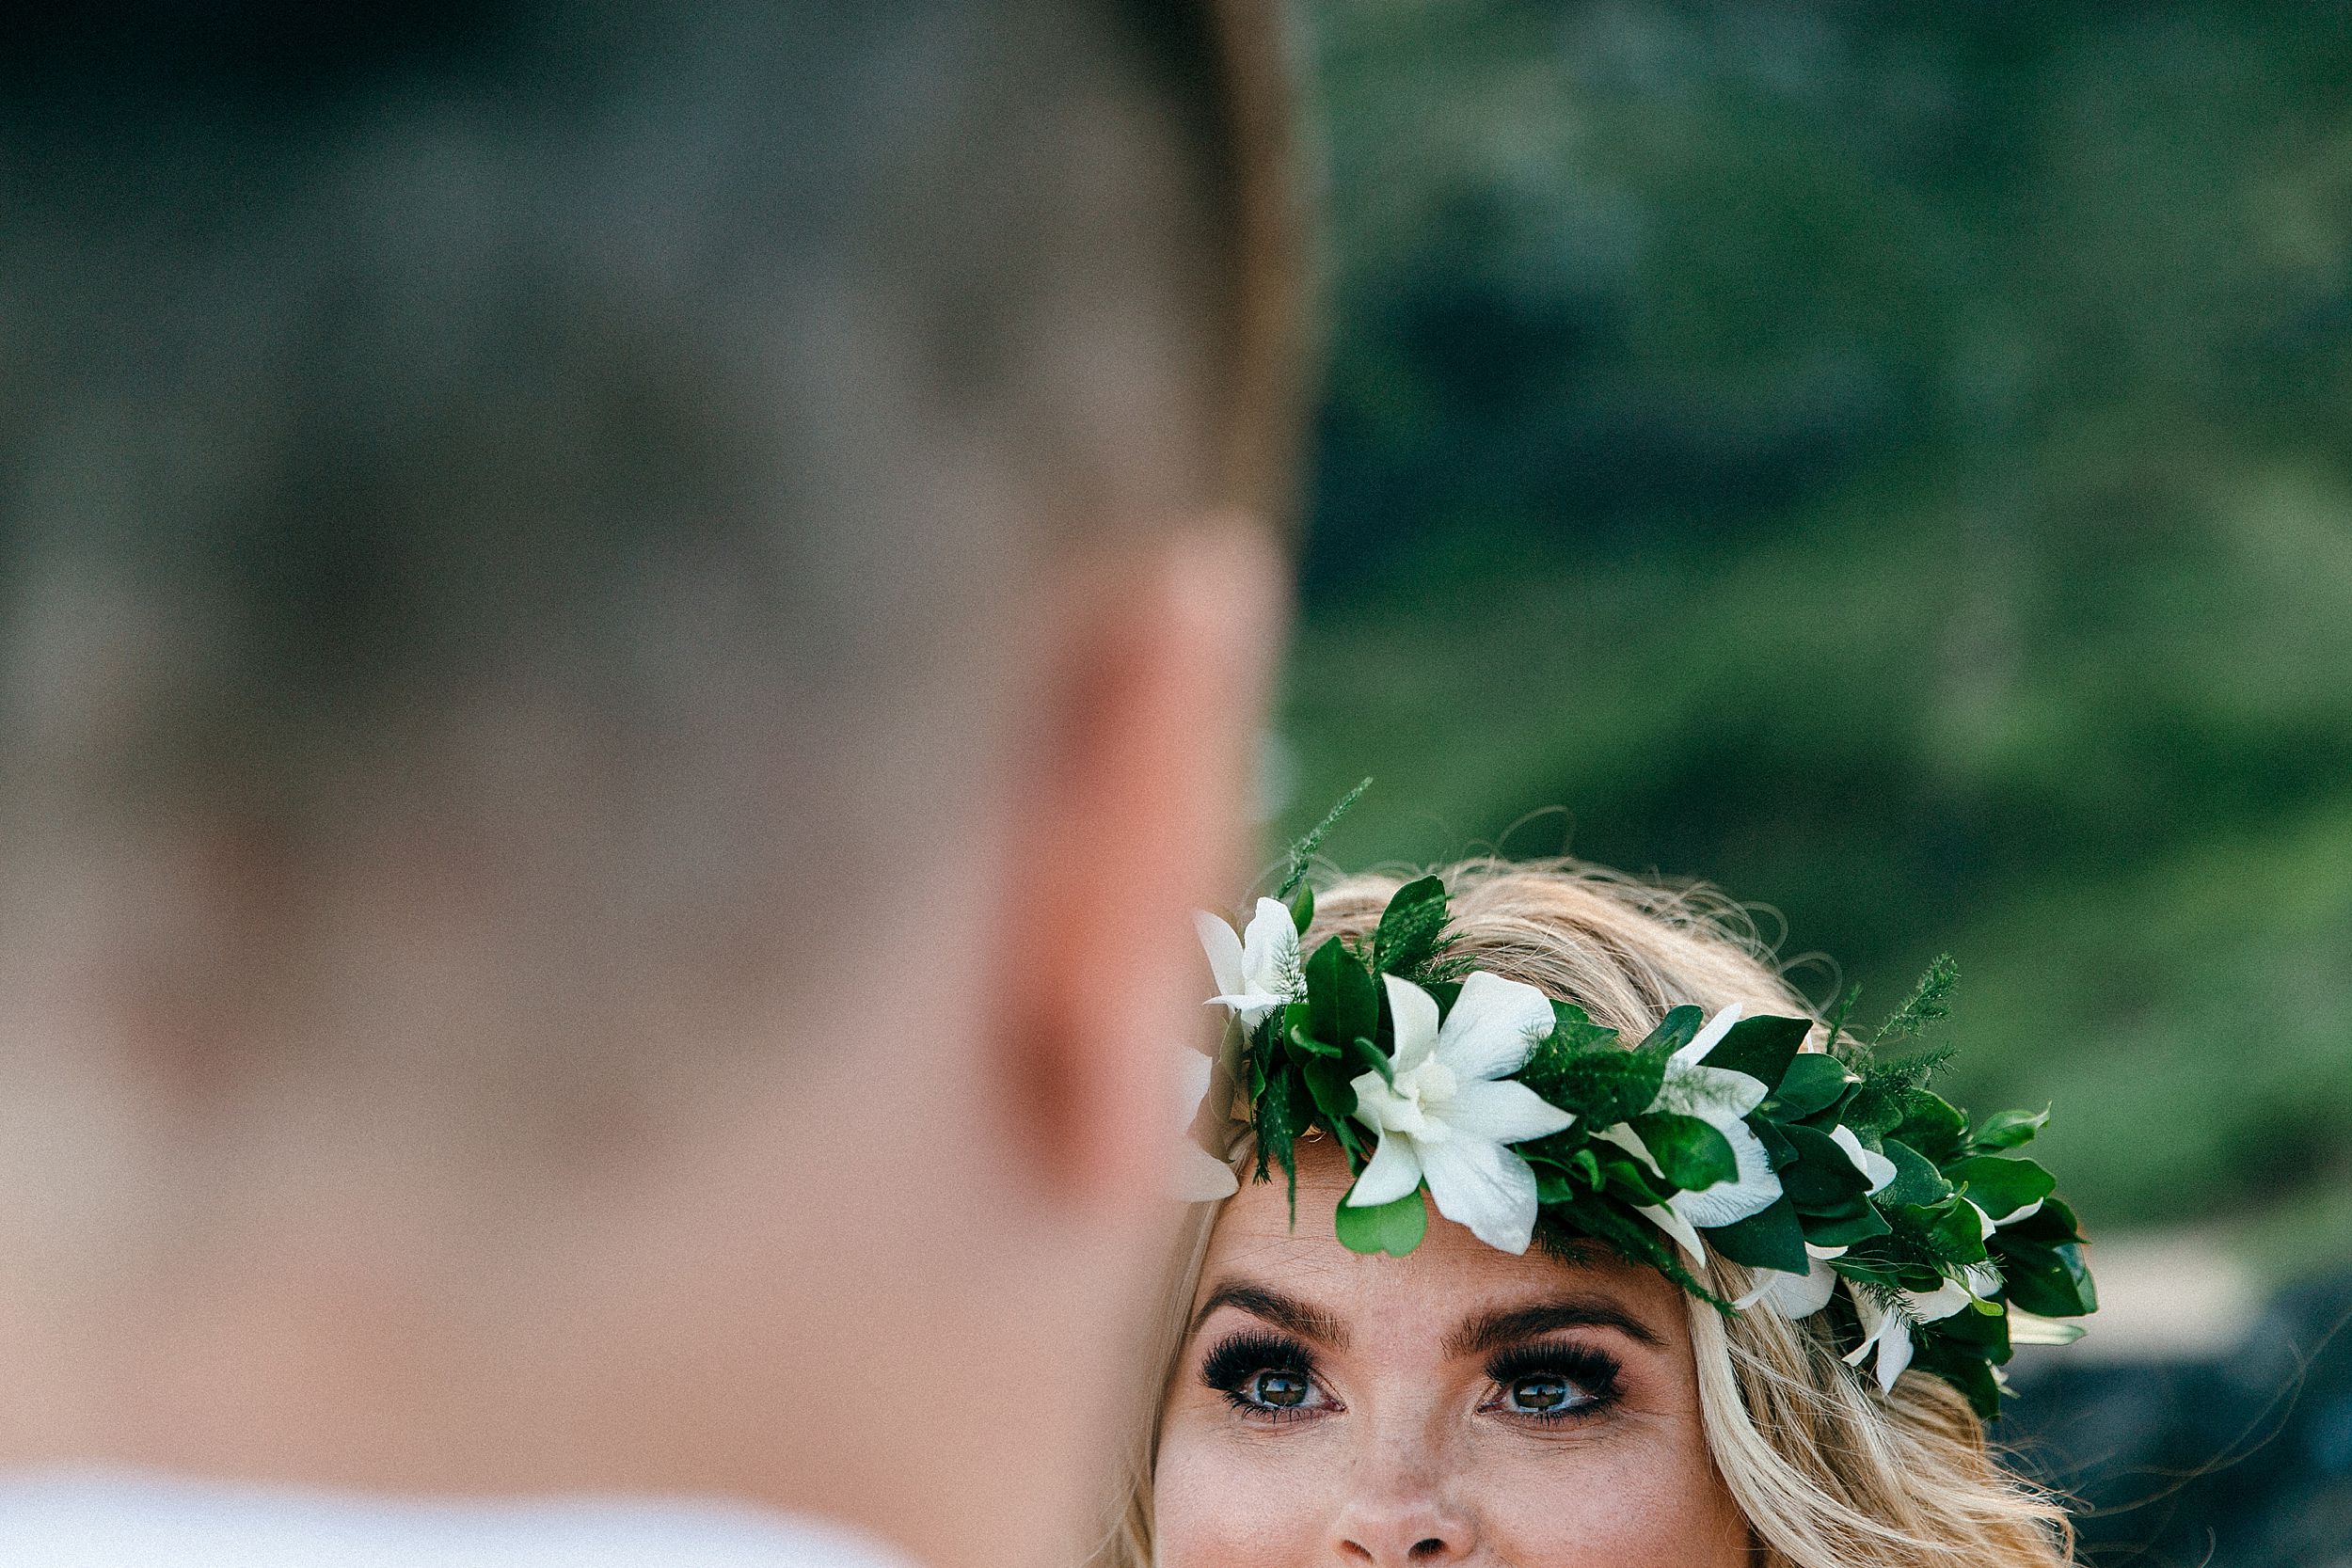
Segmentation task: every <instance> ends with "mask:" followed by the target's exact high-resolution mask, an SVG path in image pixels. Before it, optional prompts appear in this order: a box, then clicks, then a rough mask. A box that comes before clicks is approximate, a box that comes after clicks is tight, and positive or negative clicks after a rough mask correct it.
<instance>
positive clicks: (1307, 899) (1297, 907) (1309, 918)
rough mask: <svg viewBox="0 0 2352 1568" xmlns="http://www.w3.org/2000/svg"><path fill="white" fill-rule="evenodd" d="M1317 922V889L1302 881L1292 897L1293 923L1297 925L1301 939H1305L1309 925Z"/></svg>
mask: <svg viewBox="0 0 2352 1568" xmlns="http://www.w3.org/2000/svg"><path fill="white" fill-rule="evenodd" d="M1314 923H1315V890H1314V889H1313V888H1311V887H1309V886H1307V885H1306V884H1305V883H1303V882H1302V883H1300V884H1299V888H1298V892H1297V894H1296V895H1295V896H1294V897H1293V898H1292V899H1291V924H1292V925H1293V926H1294V927H1297V930H1298V935H1299V938H1300V940H1302V941H1303V940H1305V938H1306V935H1307V927H1310V926H1312V925H1313V924H1314Z"/></svg>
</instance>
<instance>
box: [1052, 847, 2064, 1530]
mask: <svg viewBox="0 0 2352 1568" xmlns="http://www.w3.org/2000/svg"><path fill="white" fill-rule="evenodd" d="M1439 875H1441V876H1442V877H1443V878H1444V879H1445V881H1446V885H1447V887H1448V888H1449V889H1450V890H1451V891H1452V893H1453V895H1454V932H1455V945H1454V952H1456V953H1458V954H1460V955H1461V956H1463V957H1465V958H1470V959H1471V960H1473V962H1474V963H1475V966H1476V967H1477V968H1479V969H1482V970H1486V971H1489V972H1491V973H1493V974H1499V975H1501V976H1502V977H1503V978H1505V979H1510V980H1518V981H1523V982H1525V983H1526V984H1529V985H1532V986H1534V987H1536V988H1537V989H1538V990H1542V991H1544V992H1545V993H1546V994H1548V995H1549V996H1552V997H1554V998H1557V999H1558V1000H1560V1001H1564V1002H1572V1003H1574V1004H1576V1005H1577V1006H1580V1007H1582V1008H1583V1009H1584V1010H1585V1011H1586V1012H1587V1013H1589V1014H1590V1015H1591V1016H1592V1017H1593V1019H1594V1020H1595V1021H1596V1022H1599V1023H1603V1024H1606V1025H1608V1026H1610V1027H1612V1028H1613V1029H1615V1030H1617V1032H1618V1033H1619V1034H1620V1035H1621V1036H1622V1037H1626V1038H1628V1039H1639V1038H1641V1037H1643V1036H1644V1035H1645V1034H1647V1033H1648V1032H1649V1030H1650V1029H1651V1028H1652V1027H1653V1026H1654V1025H1656V1023H1657V1022H1658V1021H1659V1019H1660V1018H1661V1017H1662V1016H1663V1015H1664V1013H1665V1012H1666V1011H1667V1009H1669V1008H1671V1007H1675V1006H1681V1005H1683V1004H1685V1003H1691V1004H1695V1005H1697V1006H1701V1007H1703V1008H1705V1009H1707V1010H1708V1011H1709V1012H1712V1011H1714V1010H1716V1009H1717V1008H1720V1007H1722V1006H1726V1005H1727V1004H1730V1003H1733V1002H1737V1003H1740V1005H1741V1006H1744V1007H1747V1008H1749V1009H1751V1010H1764V1011H1770V1012H1776V1013H1781V1014H1790V1013H1796V1014H1802V1015H1807V1016H1809V1015H1810V1014H1811V1012H1812V1009H1811V1007H1810V1006H1809V1005H1808V1004H1807V1003H1806V1002H1805V1001H1804V998H1803V997H1801V996H1799V995H1798V994H1797V993H1796V991H1795V990H1792V989H1791V988H1790V986H1789V985H1788V981H1787V980H1785V979H1784V978H1783V977H1782V975H1781V974H1780V972H1779V970H1778V969H1777V968H1776V967H1775V966H1774V965H1773V963H1772V960H1771V955H1770V952H1769V950H1768V949H1767V948H1766V947H1765V945H1764V944H1763V943H1762V942H1759V941H1758V940H1757V939H1756V934H1755V930H1754V927H1753V925H1752V924H1751V923H1750V922H1749V921H1748V920H1747V919H1746V918H1745V916H1744V914H1743V912H1742V911H1740V909H1739V907H1738V906H1737V905H1734V904H1732V903H1730V902H1729V901H1727V900H1725V899H1724V898H1722V897H1720V896H1718V895H1713V894H1710V893H1708V891H1707V890H1705V889H1702V888H1667V887H1659V886H1654V885H1650V884H1645V883H1643V882H1639V881H1634V880H1631V879H1627V878H1623V877H1620V876H1617V875H1615V874H1613V873H1611V872H1607V871H1602V870H1599V869H1597V868H1595V867H1591V866H1586V865H1582V864H1580V863H1575V862H1572V861H1564V860H1560V861H1544V862H1534V863H1505V862H1500V861H1489V860H1482V861H1472V862H1468V863H1462V864H1458V865H1453V866H1448V867H1444V868H1442V869H1441V870H1440V872H1439ZM1403 880H1404V879H1402V878H1400V877H1393V876H1361V877H1352V878H1349V879H1345V880H1343V881H1341V882H1339V883H1337V884H1335V885H1333V886H1332V887H1330V888H1328V889H1326V890H1323V891H1320V892H1318V894H1317V895H1316V898H1315V920H1314V926H1313V928H1312V929H1311V931H1310V932H1309V933H1308V942H1309V943H1310V945H1311V944H1313V943H1316V942H1322V941H1323V940H1324V939H1325V938H1327V937H1330V936H1348V937H1359V938H1361V937H1369V936H1370V934H1371V933H1372V931H1373V929H1374V927H1375V926H1377V924H1378V923H1379V918H1380V911H1381V910H1382V909H1383V908H1384V907H1385V906H1386V904H1387V902H1388V897H1389V895H1390V894H1391V893H1393V892H1394V891H1395V890H1396V889H1397V888H1398V887H1399V886H1400V885H1402V882H1403ZM1826 1033H1827V1030H1826V1027H1825V1026H1824V1027H1822V1028H1820V1029H1817V1030H1816V1032H1815V1034H1814V1037H1812V1039H1811V1040H1809V1041H1808V1042H1807V1048H1808V1049H1820V1048H1821V1047H1822V1046H1823V1045H1825V1044H1826V1040H1825V1036H1826ZM1247 1155H1248V1150H1247V1149H1236V1150H1235V1151H1234V1156H1235V1159H1236V1161H1237V1162H1238V1161H1240V1160H1241V1159H1243V1158H1245V1157H1247ZM1221 1208H1222V1205H1221V1204H1201V1205H1200V1206H1199V1208H1198V1211H1197V1212H1196V1213H1195V1214H1194V1216H1193V1217H1192V1221H1191V1223H1190V1224H1189V1225H1188V1226H1187V1227H1186V1228H1185V1231H1184V1242H1183V1244H1182V1245H1181V1246H1180V1247H1179V1249H1178V1252H1177V1256H1176V1258H1175V1260H1174V1263H1173V1266H1172V1268H1171V1270H1170V1277H1169V1280H1168V1293H1167V1296H1166V1298H1165V1302H1164V1306H1165V1308H1166V1309H1165V1311H1164V1312H1163V1313H1162V1315H1161V1318H1160V1320H1159V1321H1158V1323H1156V1325H1155V1327H1156V1338H1155V1340H1154V1345H1153V1350H1154V1355H1153V1357H1152V1361H1151V1362H1150V1364H1149V1371H1150V1375H1151V1376H1152V1380H1153V1381H1152V1385H1151V1386H1150V1389H1149V1391H1148V1394H1147V1395H1146V1397H1145V1399H1144V1402H1143V1403H1144V1409H1145V1412H1146V1414H1145V1416H1144V1418H1142V1419H1141V1420H1139V1421H1138V1423H1137V1426H1136V1439H1135V1442H1134V1444H1133V1445H1132V1448H1131V1450H1130V1453H1129V1455H1128V1459H1127V1464H1126V1467H1125V1473H1124V1474H1123V1475H1122V1476H1121V1478H1120V1493H1119V1495H1118V1497H1117V1506H1116V1511H1115V1514H1114V1518H1113V1522H1112V1524H1111V1528H1110V1530H1109V1533H1108V1534H1107V1536H1106V1537H1105V1538H1104V1544H1103V1545H1102V1548H1101V1549H1100V1550H1099V1551H1098V1552H1097V1554H1096V1556H1095V1558H1094V1562H1095V1564H1096V1568H1150V1565H1151V1563H1152V1470H1153V1467H1154V1465H1155V1462H1156V1458H1157V1442H1158V1427H1159V1415H1160V1407H1161V1402H1162V1401H1163V1399H1164V1397H1165V1394H1166V1391H1167V1388H1168V1383H1169V1380H1170V1378H1171V1377H1172V1375H1173V1372H1174V1369H1175V1362H1176V1357H1177V1356H1178V1354H1180V1353H1181V1351H1182V1349H1183V1343H1184V1332H1185V1327H1186V1323H1187V1320H1188V1317H1189V1314H1190V1310H1191V1305H1192V1298H1193V1294H1194V1291H1195V1290H1196V1288H1197V1286H1198V1284H1199V1281H1200V1269H1201V1264H1202V1260H1203V1259H1205V1258H1206V1257H1207V1255H1208V1246H1209V1238H1210V1234H1211V1232H1212V1231H1213V1230H1214V1228H1215V1227H1216V1217H1217V1214H1218V1212H1219V1211H1220V1210H1221ZM1712 1275H1713V1278H1712V1283H1713V1285H1714V1286H1715V1288H1716V1289H1717V1290H1718V1291H1722V1292H1724V1293H1726V1294H1730V1295H1738V1294H1740V1293H1741V1292H1743V1291H1746V1290H1747V1289H1748V1285H1749V1281H1748V1277H1747V1273H1746V1271H1745V1270H1743V1269H1741V1268H1740V1267H1739V1266H1738V1265H1737V1264H1733V1263H1728V1262H1724V1261H1718V1262H1717V1263H1716V1264H1715V1265H1714V1266H1713V1269H1712ZM1690 1320H1691V1340H1692V1353H1693V1355H1694V1358H1695V1359H1696V1361H1697V1364H1698V1386H1699V1409H1700V1418H1701V1423H1702V1425H1703V1428H1704V1430H1705V1433H1706V1438H1707V1445H1708V1452H1709V1453H1710V1454H1711V1455H1712V1457H1713V1460H1714V1463H1715V1468H1716V1470H1717V1472H1718V1473H1719V1474H1720V1475H1721V1476H1722V1477H1723V1479H1724V1485H1725V1487H1726V1488H1727V1489H1728V1490H1729V1491H1730V1494H1731V1497H1732V1498H1733V1500H1734V1501H1735V1502H1736V1503H1737V1504H1738V1505H1739V1507H1740V1512H1741V1513H1742V1514H1743V1515H1744V1516H1745V1517H1746V1519H1747V1522H1748V1529H1749V1532H1750V1535H1751V1537H1752V1538H1753V1540H1754V1542H1755V1544H1756V1549H1757V1552H1758V1554H1759V1555H1758V1562H1759V1563H1760V1564H1761V1565H1762V1568H2064V1565H2065V1564H2068V1563H2071V1562H2072V1561H2073V1560H2074V1529H2073V1527H2072V1525H2071V1524H2070V1523H2069V1522H2068V1519H2067V1516H2066V1512H2065V1510H2064V1509H2063V1508H2062V1507H2061V1506H2060V1505H2059V1504H2058V1501H2057V1500H2056V1499H2055V1498H2053V1497H2050V1496H2049V1495H2048V1494H2046V1493H2044V1492H2042V1491H2041V1490H2040V1489H2038V1488H2036V1487H2034V1486H2033V1485H2031V1484H2029V1483H2028V1482H2026V1481H2025V1480H2023V1479H2022V1478H2020V1477H2018V1476H2016V1475H2015V1474H2013V1473H2011V1472H2010V1471H2009V1470H2008V1469H2006V1468H2005V1467H2004V1466H2003V1465H2002V1464H2001V1463H2000V1462H1999V1460H1998V1459H1997V1458H1996V1457H1995V1455H1994V1452H1993V1451H1992V1450H1991V1449H1989V1448H1988V1447H1987V1445H1986V1443H1985V1439H1984V1432H1983V1429H1982V1427H1981V1426H1979V1423H1978V1420H1977V1418H1976V1416H1975V1414H1974V1413H1973V1412H1972V1411H1971V1410H1970V1409H1969V1407H1968V1402H1967V1401H1966V1400H1965V1399H1964V1398H1963V1396H1962V1395H1961V1393H1960V1392H1959V1391H1958V1390H1957V1389H1955V1388H1953V1387H1952V1386H1950V1385H1949V1384H1947V1383H1945V1382H1943V1381H1942V1380H1940V1379H1938V1378H1935V1377H1932V1376H1931V1375H1929V1374H1927V1373H1924V1372H1918V1371H1912V1372H1907V1373H1905V1374H1904V1376H1903V1377H1902V1378H1901V1379H1900V1380H1899V1382H1897V1384H1896V1385H1895V1388H1894V1391H1893V1393H1892V1394H1890V1395H1884V1396H1882V1395H1881V1394H1879V1393H1878V1391H1877V1389H1876V1387H1875V1386H1870V1385H1867V1384H1866V1383H1865V1381H1864V1379H1863V1378H1862V1377H1861V1376H1860V1375H1859V1374H1858V1373H1856V1372H1854V1371H1853V1370H1851V1369H1849V1368H1848V1367H1846V1366H1845V1365H1844V1364H1843V1363H1842V1362H1841V1361H1840V1360H1839V1358H1838V1353H1837V1347H1836V1344H1835V1342H1834V1341H1833V1340H1832V1338H1830V1333H1829V1329H1828V1327H1827V1322H1826V1319H1825V1318H1824V1317H1821V1316H1817V1317H1814V1318H1811V1319H1807V1320H1804V1321H1803V1322H1796V1321H1792V1320H1790V1319H1788V1318H1787V1317H1784V1316H1782V1315H1781V1314H1779V1313H1777V1312H1773V1311H1769V1310H1763V1309H1754V1310H1750V1311H1746V1312H1742V1313H1740V1314H1738V1315H1737V1316H1735V1317H1732V1318H1728V1319H1726V1318H1724V1316H1723V1315H1722V1314H1720V1313H1718V1312H1717V1311H1716V1310H1715V1309H1714V1308H1713V1307H1709V1306H1708V1305H1707V1304H1705V1303H1704V1302H1701V1301H1698V1300H1697V1299H1695V1298H1692V1300H1691V1302H1690Z"/></svg>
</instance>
